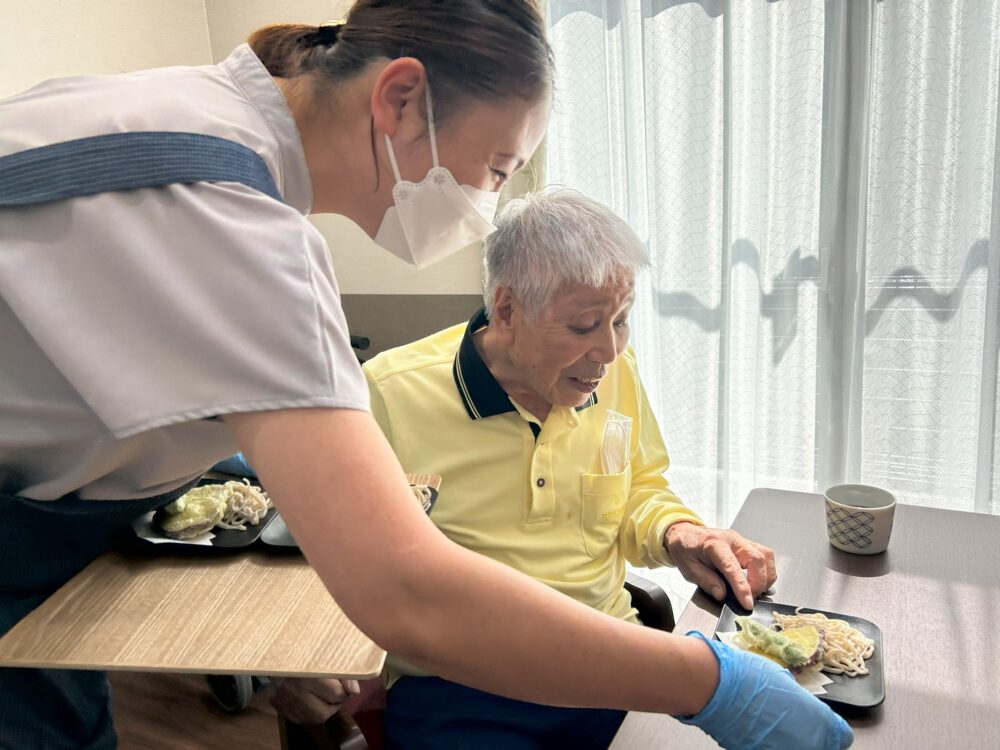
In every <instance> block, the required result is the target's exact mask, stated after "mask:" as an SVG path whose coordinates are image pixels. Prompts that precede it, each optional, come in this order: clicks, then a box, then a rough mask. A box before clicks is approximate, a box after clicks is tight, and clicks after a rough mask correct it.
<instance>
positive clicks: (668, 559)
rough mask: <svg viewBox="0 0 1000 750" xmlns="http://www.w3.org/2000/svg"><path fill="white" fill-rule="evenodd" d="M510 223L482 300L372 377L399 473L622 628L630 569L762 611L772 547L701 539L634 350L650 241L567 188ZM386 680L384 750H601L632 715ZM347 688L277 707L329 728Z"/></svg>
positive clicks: (449, 524) (537, 199) (387, 357)
mask: <svg viewBox="0 0 1000 750" xmlns="http://www.w3.org/2000/svg"><path fill="white" fill-rule="evenodd" d="M497 226H498V229H497V231H496V233H494V234H493V235H491V236H490V238H489V239H488V241H487V245H486V259H485V303H486V306H485V308H484V309H481V310H480V311H479V312H477V313H476V314H475V315H474V316H473V317H472V320H471V321H469V323H468V324H467V325H459V326H455V327H452V328H449V329H446V330H444V331H441V332H439V333H436V334H434V335H432V336H429V337H427V338H425V339H422V340H420V341H417V342H415V343H413V344H410V345H408V346H403V347H400V348H398V349H393V350H391V351H388V352H385V353H383V354H381V355H379V356H377V357H375V358H374V359H373V360H372V361H370V362H369V363H368V364H367V365H366V366H365V371H366V373H367V376H368V382H369V386H370V390H371V395H372V411H373V413H374V414H375V417H376V419H377V420H378V422H379V424H380V425H381V426H382V429H383V430H384V431H385V434H386V436H387V437H388V439H389V441H390V443H391V444H392V446H393V448H394V450H395V451H396V453H397V455H398V456H399V459H400V462H401V463H402V465H403V467H404V468H405V469H406V471H409V472H417V473H434V474H440V475H441V476H442V478H443V481H442V487H441V493H440V496H439V498H438V500H437V504H436V505H435V507H434V509H433V512H432V513H431V519H432V520H433V522H434V523H435V524H436V525H437V526H438V528H439V529H440V530H441V531H442V532H443V533H444V534H447V535H448V536H449V537H450V538H451V539H453V540H454V541H456V542H458V543H459V544H462V545H464V546H466V547H468V548H469V549H472V550H475V551H477V552H479V553H481V554H484V555H488V556H490V557H492V558H494V559H496V560H499V561H501V562H504V563H506V564H507V565H510V566H512V567H514V568H517V569H518V570H521V571H523V572H525V573H527V574H529V575H531V576H533V577H535V578H537V579H538V580H540V581H542V582H544V583H546V584H548V585H549V586H552V587H553V588H555V589H557V590H559V591H562V592H563V593H565V594H566V595H568V596H571V597H573V598H574V599H577V600H578V601H581V602H583V603H585V604H588V605H590V606H592V607H594V608H596V609H599V610H601V611H602V612H605V613H607V614H610V615H612V616H614V617H619V618H623V619H626V620H631V621H637V620H636V616H635V610H634V609H633V608H632V606H631V601H630V598H629V594H628V593H627V592H626V591H625V590H624V588H623V586H622V584H623V581H624V579H625V564H626V562H629V563H632V564H633V565H639V566H644V567H656V566H661V565H675V566H677V568H678V569H679V570H680V571H681V573H682V574H683V575H684V576H685V577H686V578H687V579H688V580H690V581H693V582H695V583H697V584H699V585H700V586H701V587H702V588H704V589H706V590H707V591H709V592H710V593H712V594H713V595H715V596H716V597H717V598H720V599H721V598H722V597H723V596H724V592H725V589H724V587H723V582H722V579H721V578H720V573H721V575H724V576H725V577H726V578H727V579H728V580H729V581H730V583H731V585H732V587H733V589H734V591H735V592H736V594H737V596H738V597H739V598H740V599H741V601H742V602H743V603H744V604H745V605H747V606H750V605H752V601H753V595H755V594H760V593H761V592H763V591H764V590H766V589H767V588H768V587H769V586H770V585H771V584H772V583H773V582H774V580H775V570H774V555H773V553H772V552H771V550H769V549H767V548H766V547H762V546H760V545H758V544H755V543H753V542H751V541H748V540H747V539H744V538H743V537H741V536H740V535H739V534H736V533H735V532H732V531H728V530H719V529H709V528H706V527H705V526H704V524H703V523H702V521H701V520H700V519H699V518H698V516H697V515H696V514H695V513H694V512H693V511H692V510H690V509H689V508H687V507H686V506H685V505H684V504H683V503H682V502H681V501H680V500H679V499H678V498H677V496H676V495H674V493H673V492H672V491H671V490H670V488H669V486H668V484H667V480H666V479H665V478H664V476H663V475H664V472H665V471H666V469H667V465H668V458H667V452H666V449H665V447H664V444H663V439H662V437H661V436H660V431H659V427H658V426H657V424H656V419H655V417H654V416H653V411H652V409H651V408H650V405H649V402H648V401H647V399H646V394H645V392H644V390H643V387H642V384H641V382H640V380H639V373H638V369H637V366H636V360H635V355H634V353H633V352H632V350H631V349H629V348H628V338H629V327H628V315H629V310H630V308H631V306H632V301H633V298H634V293H635V277H636V273H637V272H638V271H639V269H641V268H642V267H643V266H645V265H646V264H647V257H646V253H645V251H644V249H643V247H642V244H641V243H640V241H639V239H638V238H637V237H636V235H635V234H634V233H633V232H632V230H631V229H630V228H629V227H628V225H627V224H626V223H625V222H624V221H622V220H621V219H620V218H618V217H617V216H616V215H615V214H614V213H613V212H612V211H610V210H609V209H607V208H605V207H603V206H601V205H600V204H598V203H595V202H594V201H592V200H589V199H588V198H586V197H584V196H582V195H581V194H579V193H576V192H573V191H567V190H559V191H550V192H545V193H541V194H537V195H534V196H529V197H527V198H525V199H523V200H515V201H513V202H511V204H509V205H508V207H507V208H506V210H505V211H504V212H503V214H502V215H501V216H500V218H499V219H498V222H497ZM413 564H414V565H420V558H419V556H415V557H414V560H413ZM744 569H746V574H744V572H743V570H744ZM580 658H586V655H585V654H581V655H580ZM389 682H390V683H391V689H390V691H389V698H388V706H387V709H386V713H385V723H386V727H385V728H386V735H387V739H388V743H389V745H390V747H427V748H431V747H469V748H493V747H496V748H521V747H525V748H527V747H574V748H584V747H606V746H607V745H608V743H609V742H610V740H611V738H612V737H613V736H614V733H615V731H616V730H617V728H618V725H619V723H620V722H621V719H622V716H623V714H622V713H621V712H618V711H607V710H597V709H574V708H555V707H550V706H540V705H534V704H529V703H523V702H520V701H515V700H510V699H508V698H503V697H500V696H495V695H491V694H488V693H483V692H480V691H478V690H473V689H471V688H467V687H464V686H461V685H457V684H455V683H450V682H446V681H444V680H442V679H439V678H437V677H432V676H427V675H425V674H422V673H420V672H419V670H416V669H414V668H412V667H410V666H408V665H406V664H403V663H401V662H399V661H397V660H392V659H390V666H389ZM345 692H347V691H345V690H342V689H341V690H338V689H337V686H336V684H335V683H333V684H331V683H330V682H325V683H324V682H322V681H297V682H287V683H285V685H284V686H283V688H282V692H281V693H280V694H279V696H278V704H279V706H281V707H283V708H285V709H286V710H287V711H288V713H290V714H291V715H292V716H293V717H298V718H300V719H305V720H310V719H311V720H313V721H318V720H322V719H324V718H325V717H326V714H329V713H332V712H333V711H334V710H335V709H336V704H337V702H338V701H339V700H340V698H341V697H342V696H343V694H344V693H345Z"/></svg>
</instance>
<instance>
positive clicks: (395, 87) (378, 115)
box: [371, 57, 427, 138]
mask: <svg viewBox="0 0 1000 750" xmlns="http://www.w3.org/2000/svg"><path fill="white" fill-rule="evenodd" d="M426 87H427V71H426V69H425V68H424V64H423V63H422V62H420V61H419V60H417V59H416V58H414V57H400V58H397V59H395V60H393V61H392V62H390V63H389V64H388V65H386V66H385V67H384V68H382V71H381V72H380V73H379V74H378V77H377V78H376V79H375V87H374V88H373V89H372V100H371V108H372V120H373V122H374V124H375V131H376V132H377V133H380V134H383V133H384V134H385V135H388V136H389V137H390V138H392V137H394V136H396V135H397V133H398V132H399V131H400V130H401V129H402V130H403V131H404V132H403V135H404V136H406V135H407V132H406V131H409V130H413V131H414V137H416V135H417V134H419V133H422V132H423V131H424V130H426V125H425V121H424V114H423V112H422V108H421V103H422V102H423V100H424V90H425V88H426Z"/></svg>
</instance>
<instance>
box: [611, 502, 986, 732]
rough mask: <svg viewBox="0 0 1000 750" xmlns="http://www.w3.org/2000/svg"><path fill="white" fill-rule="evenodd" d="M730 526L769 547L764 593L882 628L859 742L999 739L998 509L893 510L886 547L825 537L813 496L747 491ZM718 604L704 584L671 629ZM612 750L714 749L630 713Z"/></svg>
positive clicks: (694, 626) (658, 720)
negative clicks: (877, 550) (868, 548)
mask: <svg viewBox="0 0 1000 750" xmlns="http://www.w3.org/2000/svg"><path fill="white" fill-rule="evenodd" d="M733 528H734V529H736V530H737V531H739V532H740V533H741V534H743V535H745V536H747V537H749V538H751V539H754V540H755V541H758V542H761V543H763V544H766V545H768V546H769V547H771V548H773V549H774V551H775V555H776V557H777V564H778V582H777V584H776V586H775V588H774V591H773V593H772V595H771V596H770V597H768V598H769V599H773V600H774V601H777V602H784V603H789V604H793V603H794V604H800V605H803V606H807V607H816V608H820V609H825V610H830V611H834V612H843V613H844V614H854V615H857V616H859V617H864V618H866V619H868V620H871V621H872V622H874V623H875V624H877V625H878V626H879V627H880V628H881V629H882V635H883V652H884V654H883V657H884V665H885V693H886V697H885V703H883V704H882V706H880V707H878V708H876V709H874V710H872V711H870V712H868V713H863V714H860V715H858V716H847V717H846V718H847V719H848V721H849V722H850V724H851V726H852V727H853V728H854V732H855V736H856V740H855V744H854V747H856V748H906V750H924V749H926V750H937V749H938V748H956V749H957V748H963V749H964V748H1000V517H998V516H987V515H983V514H978V513H962V512H957V511H945V510H935V509H931V508H921V507H916V506H912V505H899V506H897V508H896V518H895V524H894V528H893V532H892V540H891V542H890V544H889V549H888V551H887V552H885V553H884V554H881V555H875V556H872V557H864V556H860V555H850V554H847V553H845V552H840V551H838V550H836V549H834V548H833V547H831V546H830V545H829V544H828V543H827V540H826V527H825V524H824V507H823V498H822V497H821V496H819V495H812V494H804V493H796V492H784V491H780V490H754V491H753V492H751V493H750V496H749V497H748V498H747V501H746V503H745V504H744V506H743V508H742V510H740V512H739V515H737V517H736V520H735V522H734V523H733ZM718 614H719V605H718V604H716V603H715V602H714V601H712V600H710V599H709V598H708V597H706V596H705V595H704V594H702V593H701V592H700V591H699V592H698V593H696V594H695V597H694V599H692V601H691V603H690V604H689V605H688V606H687V608H686V609H685V610H684V613H683V615H682V616H681V618H680V621H679V623H678V625H677V632H680V633H683V632H687V631H689V630H700V631H701V632H703V633H706V634H711V633H712V632H713V631H714V629H715V624H716V621H717V619H718ZM611 747H612V750H625V749H626V748H628V749H630V750H631V749H638V748H642V749H643V750H645V748H654V747H669V748H685V749H687V748H712V747H717V746H716V744H715V743H714V742H713V741H712V740H711V739H710V738H708V737H707V736H706V735H704V734H702V733H701V732H700V731H698V730H697V729H695V728H693V727H686V726H683V725H681V724H679V723H678V722H676V721H673V720H672V719H670V718H669V717H665V716H659V715H655V714H641V713H632V714H629V716H628V717H626V720H625V722H624V723H623V724H622V727H621V729H620V730H619V732H618V735H617V736H616V738H615V741H614V743H613V744H612V746H611Z"/></svg>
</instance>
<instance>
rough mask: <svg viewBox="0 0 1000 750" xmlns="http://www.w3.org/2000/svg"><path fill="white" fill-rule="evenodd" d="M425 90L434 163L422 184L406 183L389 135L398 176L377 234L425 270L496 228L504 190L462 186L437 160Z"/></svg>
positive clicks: (387, 246)
mask: <svg viewBox="0 0 1000 750" xmlns="http://www.w3.org/2000/svg"><path fill="white" fill-rule="evenodd" d="M426 92H427V129H428V131H430V137H431V157H432V159H433V160H434V166H433V168H432V169H431V170H430V171H429V172H428V173H427V176H426V177H424V179H423V180H421V181H420V182H406V181H404V180H403V179H402V178H401V177H400V175H399V167H398V166H397V164H396V155H395V153H393V150H392V143H391V142H390V141H389V136H388V135H387V136H385V147H386V149H387V150H388V152H389V163H390V164H391V165H392V173H393V175H394V176H395V177H396V184H395V185H394V186H393V188H392V199H393V202H394V203H395V205H394V206H392V207H390V208H389V210H388V211H386V212H385V217H384V218H383V219H382V224H381V225H380V226H379V229H378V233H377V234H376V235H375V242H376V243H378V244H379V245H381V246H382V247H384V248H385V249H386V250H388V251H389V252H390V253H392V254H393V255H398V256H399V257H400V258H402V259H403V260H405V261H407V262H408V263H412V264H413V265H415V266H416V267H417V268H426V267H427V266H429V265H431V264H432V263H436V262H437V261H439V260H441V259H443V258H446V257H447V256H449V255H451V254H453V253H456V252H458V251H459V250H461V249H462V248H463V247H467V246H468V245H471V244H472V243H473V242H479V241H480V240H481V239H483V238H484V237H486V236H487V235H489V234H491V233H493V232H495V231H496V227H495V226H493V216H494V214H496V210H497V201H499V200H500V193H490V192H487V191H485V190H478V189H477V188H474V187H470V186H469V185H459V184H458V182H457V181H456V180H455V177H454V175H452V173H451V171H450V170H449V169H448V168H447V167H442V166H441V165H440V164H438V153H437V138H436V136H435V133H434V110H433V109H432V107H431V90H430V87H429V86H428V87H426Z"/></svg>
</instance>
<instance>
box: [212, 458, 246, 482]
mask: <svg viewBox="0 0 1000 750" xmlns="http://www.w3.org/2000/svg"><path fill="white" fill-rule="evenodd" d="M212 471H221V472H222V473H223V474H235V475H236V476H238V477H251V478H252V479H256V478H257V472H256V471H254V470H253V467H252V466H250V464H249V463H247V460H246V458H244V456H243V454H242V453H237V454H236V455H234V456H230V457H229V458H224V459H222V460H221V461H219V463H217V464H216V465H215V466H213V467H212Z"/></svg>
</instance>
